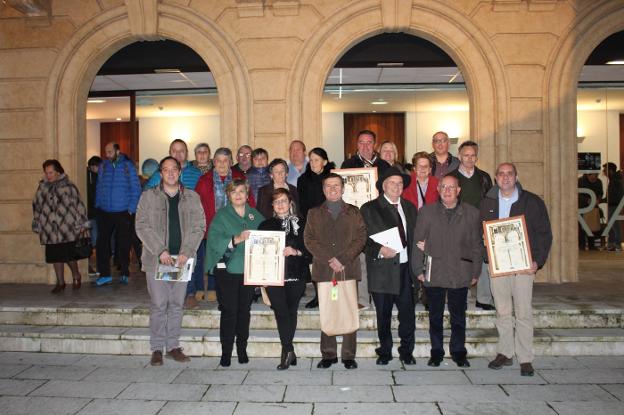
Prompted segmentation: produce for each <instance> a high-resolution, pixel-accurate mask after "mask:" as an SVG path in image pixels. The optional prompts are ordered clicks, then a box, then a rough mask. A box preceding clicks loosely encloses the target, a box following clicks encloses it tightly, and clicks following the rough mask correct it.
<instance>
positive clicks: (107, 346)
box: [0, 324, 624, 358]
mask: <svg viewBox="0 0 624 415" xmlns="http://www.w3.org/2000/svg"><path fill="white" fill-rule="evenodd" d="M394 335H395V339H396V333H394ZM449 335H450V333H449V332H448V331H447V332H445V336H446V339H447V342H448V336H449ZM181 342H182V347H184V350H185V352H186V353H188V354H190V355H192V356H219V355H220V353H221V345H220V343H219V331H218V330H206V329H183V331H182V337H181ZM339 342H340V340H339ZM496 342H497V334H496V330H492V329H470V330H468V331H467V333H466V347H467V349H468V353H469V355H471V356H489V357H491V356H494V355H495V354H496ZM319 343H320V332H319V331H318V330H298V331H297V333H296V335H295V350H296V353H297V355H298V356H302V357H320V351H319ZM377 345H378V341H377V334H376V332H375V331H373V330H360V331H358V351H357V355H358V356H359V357H375V347H377ZM397 346H398V344H395V348H396V347H397ZM534 348H535V353H536V355H544V356H573V355H622V354H624V329H622V328H586V329H536V330H535V341H534ZM429 349H430V344H429V336H428V333H427V331H425V330H420V329H419V330H417V331H416V348H415V350H414V355H415V356H416V357H428V356H429ZM0 351H27V352H51V353H61V352H62V353H87V354H93V353H96V354H115V355H147V354H149V353H150V350H149V330H148V329H147V328H129V327H84V326H52V325H40V326H33V325H17V324H13V325H0ZM280 351H281V346H280V342H279V337H278V333H277V331H276V330H252V331H251V333H250V338H249V346H248V353H249V355H250V356H252V357H276V358H277V357H279V355H280ZM395 354H397V352H396V350H395Z"/></svg>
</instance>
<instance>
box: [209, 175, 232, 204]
mask: <svg viewBox="0 0 624 415" xmlns="http://www.w3.org/2000/svg"><path fill="white" fill-rule="evenodd" d="M212 180H213V183H214V184H213V189H214V197H215V212H217V211H218V210H219V209H221V208H222V207H224V206H226V205H227V203H228V199H227V195H226V194H225V187H226V186H227V185H228V183H230V182H231V181H232V170H228V174H227V176H225V180H223V181H222V180H221V176H219V173H217V170H216V169H213V170H212Z"/></svg>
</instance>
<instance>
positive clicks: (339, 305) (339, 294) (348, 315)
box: [318, 271, 360, 336]
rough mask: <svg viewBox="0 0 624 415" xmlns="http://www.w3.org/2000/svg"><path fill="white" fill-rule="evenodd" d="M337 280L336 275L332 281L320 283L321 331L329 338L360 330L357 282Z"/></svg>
mask: <svg viewBox="0 0 624 415" xmlns="http://www.w3.org/2000/svg"><path fill="white" fill-rule="evenodd" d="M341 276H342V279H339V280H336V275H335V273H334V274H332V279H331V281H327V282H319V283H318V299H319V311H320V316H321V331H322V332H323V333H325V334H326V335H328V336H338V335H341V334H349V333H353V332H354V331H356V330H357V329H359V328H360V316H359V313H358V298H357V297H358V296H357V281H355V280H348V281H345V278H346V277H345V275H344V271H343V272H341Z"/></svg>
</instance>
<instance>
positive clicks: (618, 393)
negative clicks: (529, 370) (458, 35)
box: [0, 352, 624, 415]
mask: <svg viewBox="0 0 624 415" xmlns="http://www.w3.org/2000/svg"><path fill="white" fill-rule="evenodd" d="M148 360H149V359H148V357H147V356H108V355H81V354H60V353H52V354H50V353H23V352H5V353H0V413H1V414H3V415H13V414H33V415H34V414H46V415H56V414H59V415H60V414H81V415H82V414H132V415H138V414H176V415H182V414H237V415H239V414H253V415H263V414H272V415H280V414H288V415H298V414H354V415H356V414H357V415H366V414H374V415H380V414H419V415H429V414H431V415H433V414H437V415H439V414H463V415H465V414H514V415H517V414H518V415H524V414H526V415H546V414H550V415H554V414H559V415H572V414H595V415H610V414H617V415H621V414H624V356H617V357H596V356H577V357H538V358H536V360H535V367H536V375H535V376H534V377H532V378H529V377H521V376H520V374H519V369H518V366H517V364H515V365H514V366H512V367H510V368H505V369H503V370H500V371H493V370H489V369H487V360H486V359H485V358H474V359H471V363H472V367H471V368H468V369H464V370H458V369H457V367H456V366H455V364H454V363H453V362H452V361H450V360H448V361H445V362H444V364H443V365H442V366H441V367H440V368H436V369H433V368H429V367H427V366H426V361H425V360H424V359H418V361H417V364H416V365H415V366H406V367H403V365H402V364H401V363H400V362H399V361H398V359H395V360H393V361H392V362H390V364H389V365H388V366H385V367H383V366H382V367H378V366H376V365H375V361H374V359H358V362H359V364H360V367H359V369H357V370H352V371H347V370H345V369H344V367H343V366H342V365H341V364H338V365H334V366H333V367H332V369H328V370H322V369H316V363H317V359H306V358H300V359H299V361H298V365H297V366H296V367H292V368H291V369H289V370H287V371H283V372H279V371H277V370H275V366H276V365H277V363H278V362H277V359H259V358H258V359H251V361H250V363H249V364H247V365H239V364H238V363H233V364H232V367H230V368H227V369H223V368H218V358H194V359H192V361H191V362H189V363H187V364H178V363H175V362H173V361H171V360H165V365H164V366H163V367H160V368H152V367H150V366H149V364H148Z"/></svg>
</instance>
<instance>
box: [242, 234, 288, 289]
mask: <svg viewBox="0 0 624 415" xmlns="http://www.w3.org/2000/svg"><path fill="white" fill-rule="evenodd" d="M285 247H286V233H285V232H283V231H250V233H249V239H247V240H246V241H245V274H244V284H245V285H272V286H283V285H284V248H285Z"/></svg>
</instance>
